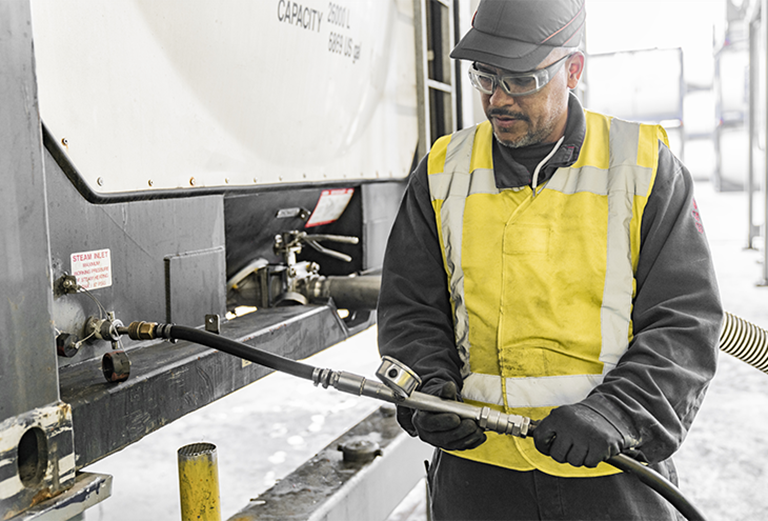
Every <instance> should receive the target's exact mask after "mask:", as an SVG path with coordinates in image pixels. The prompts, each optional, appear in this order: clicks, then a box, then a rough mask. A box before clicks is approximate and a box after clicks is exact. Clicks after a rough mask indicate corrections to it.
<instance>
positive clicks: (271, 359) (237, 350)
mask: <svg viewBox="0 0 768 521" xmlns="http://www.w3.org/2000/svg"><path fill="white" fill-rule="evenodd" d="M168 326H170V327H168ZM161 330H162V331H161ZM157 332H158V336H159V337H162V338H169V339H171V338H175V339H177V340H187V341H189V342H194V343H196V344H202V345H204V346H208V347H212V348H214V349H217V350H219V351H224V352H225V353H229V354H230V355H234V356H238V357H240V358H243V359H245V360H249V361H251V362H253V363H254V364H259V365H263V366H265V367H269V368H270V369H274V370H275V371H280V372H281V373H288V374H290V375H293V376H298V377H299V378H304V379H306V380H312V373H313V372H314V371H315V367H314V366H311V365H308V364H304V363H302V362H297V361H295V360H291V359H290V358H285V357H282V356H280V355H276V354H273V353H269V352H267V351H264V350H261V349H258V348H256V347H253V346H249V345H248V344H245V343H243V342H238V341H236V340H230V339H229V338H226V337H223V336H219V335H217V334H215V333H211V332H209V331H203V330H201V329H195V328H192V327H186V326H177V325H175V324H168V325H160V326H158V328H157Z"/></svg>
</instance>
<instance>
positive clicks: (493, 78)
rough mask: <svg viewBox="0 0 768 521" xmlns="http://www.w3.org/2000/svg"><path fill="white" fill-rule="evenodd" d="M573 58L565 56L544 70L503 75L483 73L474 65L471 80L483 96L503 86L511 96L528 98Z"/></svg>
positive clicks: (470, 68)
mask: <svg viewBox="0 0 768 521" xmlns="http://www.w3.org/2000/svg"><path fill="white" fill-rule="evenodd" d="M571 56H573V54H569V55H568V56H564V57H562V58H560V59H559V60H557V61H556V62H555V63H553V64H552V65H548V66H546V67H544V68H543V69H536V70H533V71H528V72H516V73H511V74H502V75H499V74H494V73H491V72H486V71H481V70H479V69H478V68H477V64H476V63H473V64H472V65H471V66H470V67H469V80H470V81H471V82H472V86H473V87H475V88H476V89H477V90H479V91H480V92H482V93H483V94H493V91H494V90H495V89H496V87H497V86H498V85H501V89H502V90H503V91H504V92H506V93H507V94H508V95H510V96H527V95H529V94H533V93H535V92H538V91H540V90H541V89H543V88H544V86H545V85H546V84H547V83H549V81H550V80H551V79H552V78H553V77H554V76H555V74H556V73H557V71H559V70H560V67H562V65H563V63H564V62H565V60H567V59H568V58H570V57H571Z"/></svg>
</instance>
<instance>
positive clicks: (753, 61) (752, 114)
mask: <svg viewBox="0 0 768 521" xmlns="http://www.w3.org/2000/svg"><path fill="white" fill-rule="evenodd" d="M748 22H749V24H748V28H749V63H750V67H749V110H748V112H747V114H748V120H747V121H748V124H749V125H748V128H749V136H748V137H749V139H748V140H747V142H748V147H749V152H748V154H747V159H748V166H747V248H748V249H752V247H753V246H752V242H753V241H754V238H755V237H754V234H755V227H754V225H753V224H752V223H753V222H754V218H753V216H754V213H755V210H754V206H755V204H754V194H755V158H754V150H755V143H756V141H757V140H756V139H755V137H756V136H755V134H756V128H757V110H758V105H759V103H758V99H757V97H758V74H757V73H758V67H757V60H758V51H757V37H758V35H759V34H760V23H759V20H748Z"/></svg>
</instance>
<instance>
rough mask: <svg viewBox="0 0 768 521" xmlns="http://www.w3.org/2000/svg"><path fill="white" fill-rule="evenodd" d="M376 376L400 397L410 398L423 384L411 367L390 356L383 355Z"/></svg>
mask: <svg viewBox="0 0 768 521" xmlns="http://www.w3.org/2000/svg"><path fill="white" fill-rule="evenodd" d="M376 377H377V378H378V379H379V380H381V381H382V383H383V384H384V385H386V386H387V387H389V388H390V389H392V391H393V392H394V393H395V395H397V396H398V397H399V398H402V399H405V398H408V397H409V396H410V395H411V393H413V391H415V390H416V388H417V387H419V385H421V378H419V375H417V374H416V373H414V372H413V371H412V370H411V368H410V367H408V366H407V365H405V364H404V363H402V362H400V361H399V360H395V359H394V358H392V357H389V356H383V357H381V365H380V366H379V368H378V369H377V370H376Z"/></svg>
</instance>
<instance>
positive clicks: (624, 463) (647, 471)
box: [606, 454, 705, 521]
mask: <svg viewBox="0 0 768 521" xmlns="http://www.w3.org/2000/svg"><path fill="white" fill-rule="evenodd" d="M606 463H610V464H611V465H613V466H614V467H616V468H617V469H620V470H623V471H624V472H627V473H629V474H634V475H635V476H637V478H638V479H639V480H640V481H642V482H643V483H645V484H646V485H648V486H649V487H651V488H652V489H653V490H655V491H656V492H658V493H659V494H660V495H661V496H662V497H663V498H664V499H666V500H667V501H669V502H670V503H671V504H672V506H674V507H675V508H676V509H677V510H679V511H680V513H681V514H683V516H685V518H686V519H689V520H690V521H704V520H705V517H704V514H702V513H701V511H699V509H697V508H696V507H695V506H694V505H693V504H692V503H691V502H690V501H688V500H687V499H686V498H685V496H683V493H682V492H680V490H679V489H678V488H677V487H676V486H675V485H674V484H673V483H672V482H670V481H669V480H668V479H666V478H665V477H664V476H662V475H661V474H659V473H658V472H656V471H655V470H653V469H651V468H649V467H646V466H645V465H643V464H642V463H640V462H639V461H637V460H635V459H633V458H631V457H629V456H627V455H625V454H618V455H616V456H613V457H611V458H608V460H607V461H606Z"/></svg>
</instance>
